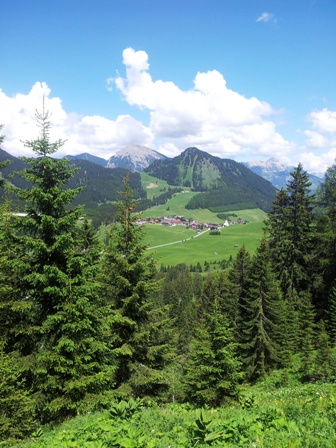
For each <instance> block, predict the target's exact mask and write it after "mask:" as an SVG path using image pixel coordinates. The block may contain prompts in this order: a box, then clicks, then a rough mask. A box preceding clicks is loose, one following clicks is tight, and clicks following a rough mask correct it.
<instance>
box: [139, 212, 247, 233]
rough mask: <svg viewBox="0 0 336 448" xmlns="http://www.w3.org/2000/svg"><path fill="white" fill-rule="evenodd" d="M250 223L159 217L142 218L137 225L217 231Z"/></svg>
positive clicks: (242, 220)
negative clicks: (159, 225)
mask: <svg viewBox="0 0 336 448" xmlns="http://www.w3.org/2000/svg"><path fill="white" fill-rule="evenodd" d="M247 223H248V221H246V220H244V219H240V218H238V219H237V221H231V220H230V219H229V218H226V219H225V221H224V222H223V224H215V223H212V222H209V223H206V222H200V221H194V220H193V219H192V218H188V219H186V218H185V217H184V216H177V215H175V216H168V217H166V216H157V217H156V218H147V219H144V218H141V219H138V220H137V221H136V222H135V224H138V225H144V224H161V225H163V226H166V227H172V226H186V227H187V228H188V229H192V230H204V229H209V230H217V229H221V228H225V227H229V226H230V225H239V224H247Z"/></svg>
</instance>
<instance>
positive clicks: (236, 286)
mask: <svg viewBox="0 0 336 448" xmlns="http://www.w3.org/2000/svg"><path fill="white" fill-rule="evenodd" d="M250 267H251V256H250V254H249V252H248V251H247V250H246V248H245V246H242V247H241V248H240V249H239V251H238V253H237V257H236V259H235V261H234V262H233V265H232V268H231V269H230V272H229V279H230V281H231V284H232V285H233V287H232V298H231V300H230V302H231V303H234V304H235V305H236V306H235V307H233V310H234V309H235V310H236V311H235V313H234V314H233V316H232V319H233V322H232V325H233V328H234V334H235V339H237V340H238V339H239V337H240V336H239V335H240V334H241V325H242V324H243V322H244V321H246V319H247V315H246V292H247V290H246V288H247V279H248V277H249V272H250Z"/></svg>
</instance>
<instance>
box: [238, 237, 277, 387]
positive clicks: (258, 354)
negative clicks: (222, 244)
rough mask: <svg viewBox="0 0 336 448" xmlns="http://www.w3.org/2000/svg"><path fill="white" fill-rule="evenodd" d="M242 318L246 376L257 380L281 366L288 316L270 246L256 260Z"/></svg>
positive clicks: (241, 343) (241, 346)
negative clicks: (286, 318)
mask: <svg viewBox="0 0 336 448" xmlns="http://www.w3.org/2000/svg"><path fill="white" fill-rule="evenodd" d="M245 294H246V296H245V299H244V303H242V305H241V307H242V311H241V314H243V318H242V317H241V318H240V324H239V326H238V330H239V333H238V334H239V336H238V337H239V353H240V355H241V360H242V363H243V369H244V371H245V372H246V377H247V378H248V379H249V380H251V381H255V380H257V379H259V378H262V377H263V376H264V375H265V374H266V373H267V372H268V371H269V370H270V369H271V368H273V367H275V366H279V365H281V359H282V357H283V350H282V345H283V343H284V338H285V335H284V334H283V333H282V332H283V330H284V328H285V314H284V310H283V307H282V296H281V291H280V288H279V284H278V282H277V280H276V278H275V275H274V273H273V271H272V267H271V262H270V256H269V251H268V247H267V243H266V242H265V241H262V243H261V245H260V246H259V248H258V250H257V253H256V254H255V256H254V257H253V261H252V264H251V268H250V270H249V276H248V279H247V287H246V292H245Z"/></svg>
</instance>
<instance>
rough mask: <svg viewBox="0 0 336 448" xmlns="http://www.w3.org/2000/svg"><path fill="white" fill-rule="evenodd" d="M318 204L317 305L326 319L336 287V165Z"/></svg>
mask: <svg viewBox="0 0 336 448" xmlns="http://www.w3.org/2000/svg"><path fill="white" fill-rule="evenodd" d="M317 203H318V205H319V212H320V213H319V217H318V220H317V235H318V242H317V244H316V248H315V260H316V264H317V265H318V266H319V274H320V282H319V285H318V291H317V293H316V296H317V297H316V299H315V304H316V306H317V308H318V311H319V312H320V314H321V315H322V317H324V318H325V317H326V314H327V313H328V312H329V311H330V303H328V300H327V298H328V296H329V293H330V291H331V290H332V288H333V287H334V286H335V283H334V281H335V272H336V163H334V164H333V165H332V166H331V167H329V168H328V169H327V171H326V173H325V176H324V180H323V182H322V183H321V185H320V188H319V189H318V192H317ZM328 310H329V311H328Z"/></svg>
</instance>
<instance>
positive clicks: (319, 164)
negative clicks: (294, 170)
mask: <svg viewBox="0 0 336 448" xmlns="http://www.w3.org/2000/svg"><path fill="white" fill-rule="evenodd" d="M306 118H307V121H308V122H310V123H311V127H312V129H306V130H305V131H304V134H305V136H306V137H307V139H306V142H305V148H306V149H305V150H304V151H303V153H302V158H303V160H305V164H306V165H307V166H308V167H309V169H311V170H312V172H314V173H316V174H320V175H321V174H323V173H324V172H325V170H326V169H327V168H328V167H330V166H331V165H333V164H334V163H335V160H336V111H332V110H328V109H326V108H324V109H322V110H315V111H313V112H311V113H310V114H309V115H308V116H307V117H306ZM306 169H308V168H306Z"/></svg>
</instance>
